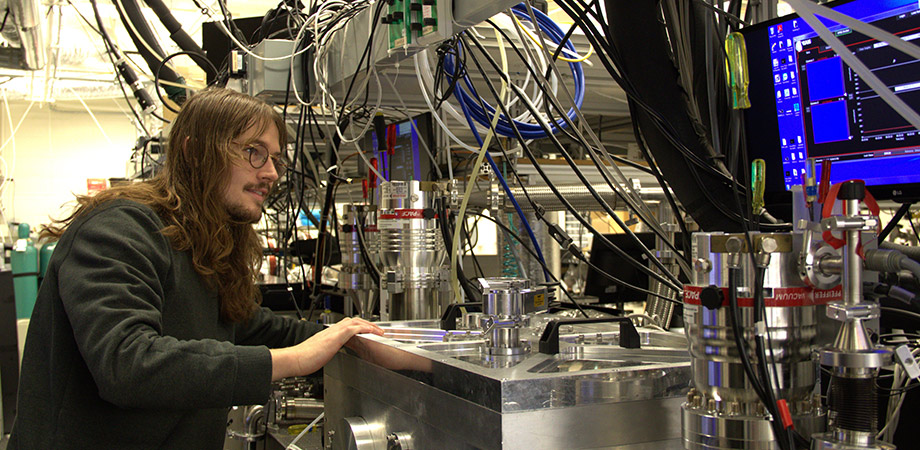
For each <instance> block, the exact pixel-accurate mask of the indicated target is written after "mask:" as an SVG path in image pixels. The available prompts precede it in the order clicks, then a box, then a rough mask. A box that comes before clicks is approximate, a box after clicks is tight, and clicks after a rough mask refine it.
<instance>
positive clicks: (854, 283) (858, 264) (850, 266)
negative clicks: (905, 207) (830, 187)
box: [843, 200, 862, 305]
mask: <svg viewBox="0 0 920 450" xmlns="http://www.w3.org/2000/svg"><path fill="white" fill-rule="evenodd" d="M846 208H847V210H846V216H847V217H856V216H859V200H847V201H846ZM859 233H860V230H858V229H855V230H847V232H846V235H847V239H846V241H847V244H846V253H844V255H845V256H844V258H845V259H846V261H845V262H844V267H846V268H847V270H846V272H845V273H844V276H843V291H844V292H846V296H845V297H844V301H845V302H846V303H847V304H848V305H855V304H857V303H859V302H860V301H861V300H862V260H860V258H859V254H858V253H857V250H858V246H859Z"/></svg>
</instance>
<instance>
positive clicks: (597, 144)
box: [515, 0, 690, 273]
mask: <svg viewBox="0 0 920 450" xmlns="http://www.w3.org/2000/svg"><path fill="white" fill-rule="evenodd" d="M524 4H525V5H526V6H527V9H528V12H529V13H530V15H531V20H536V18H535V17H533V9H532V6H531V5H530V3H529V2H527V1H526V0H525V2H524ZM515 26H517V22H515ZM518 32H519V33H521V31H520V30H519V31H518ZM538 37H539V38H540V39H541V40H543V35H542V34H540V35H538ZM543 45H544V47H542V48H541V50H542V52H543V53H547V50H546V47H545V45H546V44H545V41H544V44H543ZM525 50H526V47H525ZM551 69H552V70H553V71H557V70H558V69H557V68H556V66H555V65H553V66H551ZM562 92H564V93H565V96H566V99H567V100H568V103H569V104H574V103H575V100H574V97H572V93H571V92H569V89H568V87H566V86H563V87H562ZM557 98H558V96H557ZM574 110H575V114H576V117H577V119H578V120H579V121H580V122H582V123H587V121H586V119H585V117H584V114H583V113H582V112H581V110H580V109H579V108H574ZM582 128H583V131H584V134H586V135H587V136H588V137H589V138H590V139H591V142H592V143H593V144H594V145H593V146H592V145H587V146H586V147H587V148H588V150H589V152H591V156H592V158H595V159H601V158H599V156H598V155H597V153H598V152H599V153H600V156H601V157H603V159H602V161H604V162H606V164H603V163H600V164H598V166H599V167H600V168H601V172H602V174H603V175H604V176H605V179H607V180H610V181H611V183H610V184H612V185H613V188H614V189H617V188H618V187H619V188H620V189H618V192H620V194H621V195H623V196H624V197H627V198H628V199H629V200H630V201H629V203H630V204H631V205H632V207H633V209H634V210H635V212H636V213H637V214H639V215H640V216H643V217H645V218H652V217H654V214H652V212H651V210H650V209H649V208H648V205H646V204H645V202H644V201H642V199H641V198H640V196H639V194H638V193H637V192H636V190H635V189H634V188H633V186H632V183H631V182H629V179H627V178H626V176H625V175H623V172H622V171H621V170H620V168H619V166H617V164H616V163H615V162H614V161H613V160H612V159H611V158H610V154H609V153H608V152H607V149H606V147H605V146H604V144H603V143H602V142H601V141H600V139H599V138H598V137H597V134H596V133H594V130H592V129H591V127H574V129H573V130H572V132H574V133H576V134H577V135H582V132H581V131H582ZM580 137H582V138H584V136H580ZM611 169H612V171H613V174H615V175H616V176H613V174H611ZM623 187H625V189H623ZM662 189H667V186H662ZM643 221H644V222H646V223H647V225H648V226H649V228H652V229H653V230H657V231H658V233H659V234H663V233H664V231H663V230H662V229H661V226H660V225H659V224H658V223H657V222H656V221H654V220H643ZM677 262H678V265H679V266H680V268H681V270H682V271H684V273H690V267H689V265H688V264H687V263H686V261H684V260H683V259H682V258H678V259H677Z"/></svg>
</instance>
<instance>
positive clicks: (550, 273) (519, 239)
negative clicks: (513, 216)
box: [466, 210, 588, 317]
mask: <svg viewBox="0 0 920 450" xmlns="http://www.w3.org/2000/svg"><path fill="white" fill-rule="evenodd" d="M466 213H467V214H472V215H474V216H479V217H482V218H484V219H487V220H489V221H491V222H492V223H494V224H495V225H498V226H499V227H500V228H501V229H502V231H504V232H505V233H508V235H509V236H512V237H514V239H516V240H517V241H518V242H519V243H520V244H521V248H523V249H524V250H527V252H528V253H530V255H531V256H533V257H534V259H536V260H537V262H539V263H540V265H541V266H543V270H544V271H545V272H546V273H548V274H549V276H550V278H552V280H553V282H554V283H558V284H559V290H561V291H562V293H563V294H565V296H566V297H568V298H569V300H571V304H573V305H575V308H577V309H578V311H579V312H581V314H582V315H583V316H585V317H588V313H587V312H585V310H584V308H582V307H581V305H580V304H579V303H578V302H576V301H575V298H574V297H572V294H571V293H570V292H569V290H568V289H567V288H566V287H565V286H564V285H563V284H562V282H561V281H559V279H558V278H556V276H555V275H553V272H552V271H550V270H549V267H547V266H546V264H544V263H543V261H540V258H539V257H538V256H537V253H536V252H534V251H533V250H532V249H530V248H529V247H527V245H526V244H525V243H524V240H523V239H521V237H520V236H519V235H518V234H517V233H515V232H513V231H511V229H510V228H508V227H507V226H506V225H505V224H503V223H501V222H500V221H498V220H496V219H495V218H494V217H490V216H487V215H484V214H480V213H477V212H474V211H469V210H467V211H466ZM528 240H529V239H528ZM560 303H563V304H565V302H562V301H561V300H560Z"/></svg>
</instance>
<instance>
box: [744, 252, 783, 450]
mask: <svg viewBox="0 0 920 450" xmlns="http://www.w3.org/2000/svg"><path fill="white" fill-rule="evenodd" d="M765 272H766V269H765V268H763V267H757V268H756V269H755V270H754V305H753V306H754V308H753V309H754V311H753V312H754V327H755V329H756V328H757V326H758V324H759V323H761V322H763V321H764V317H765V311H766V308H765V306H764V297H763V282H764V274H765ZM764 328H765V332H766V333H767V334H769V332H770V331H769V328H767V327H766V323H764ZM754 349H755V352H756V354H757V369H758V371H759V372H760V381H761V382H762V383H763V389H764V392H765V393H766V399H765V401H764V405H765V406H766V407H767V411H769V412H770V415H771V416H772V420H771V421H770V425H771V426H772V428H773V435H774V437H775V438H776V442H777V444H778V445H779V447H780V448H782V449H784V450H789V437H788V433H786V429H785V428H784V427H783V425H782V422H781V421H780V414H779V411H778V406H777V403H776V394H775V393H774V391H773V382H772V381H771V380H770V378H771V377H770V369H769V367H768V361H767V349H766V343H765V342H764V336H763V335H761V334H760V333H759V332H755V333H754ZM771 350H772V349H771ZM775 367H776V366H775V361H774V369H775ZM773 376H774V377H775V376H776V370H774V371H773ZM776 384H777V386H779V382H778V381H777V382H776Z"/></svg>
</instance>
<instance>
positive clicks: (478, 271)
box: [462, 219, 485, 277]
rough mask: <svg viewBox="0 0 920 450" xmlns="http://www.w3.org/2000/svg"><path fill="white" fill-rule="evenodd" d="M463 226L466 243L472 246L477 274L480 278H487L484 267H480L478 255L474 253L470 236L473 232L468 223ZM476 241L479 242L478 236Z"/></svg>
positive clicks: (471, 252) (472, 255)
mask: <svg viewBox="0 0 920 450" xmlns="http://www.w3.org/2000/svg"><path fill="white" fill-rule="evenodd" d="M477 220H478V219H477ZM462 226H463V230H462V233H463V234H464V235H465V236H466V243H467V244H469V246H470V256H471V257H472V258H473V267H475V268H476V270H477V273H479V276H480V277H484V276H485V272H483V271H482V266H481V265H479V258H477V257H476V253H474V252H473V247H474V246H475V245H474V244H473V241H472V239H470V234H471V233H472V232H473V230H471V229H470V228H469V227H468V226H467V223H466V221H465V220H464V221H463V224H462ZM474 229H475V227H474ZM476 240H477V241H478V240H479V238H478V235H477V239H476Z"/></svg>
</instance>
